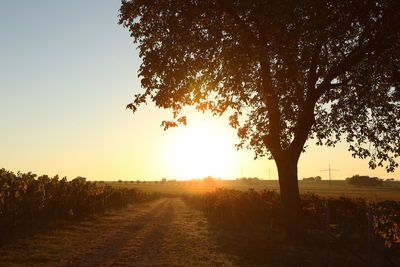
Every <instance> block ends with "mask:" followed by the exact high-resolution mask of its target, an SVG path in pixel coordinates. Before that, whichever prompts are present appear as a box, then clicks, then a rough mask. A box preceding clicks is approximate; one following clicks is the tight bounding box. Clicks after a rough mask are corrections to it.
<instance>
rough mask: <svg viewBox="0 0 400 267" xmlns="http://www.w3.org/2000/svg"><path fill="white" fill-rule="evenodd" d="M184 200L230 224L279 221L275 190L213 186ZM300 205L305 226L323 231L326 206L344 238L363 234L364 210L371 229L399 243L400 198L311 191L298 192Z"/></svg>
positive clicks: (332, 223) (390, 242)
mask: <svg viewBox="0 0 400 267" xmlns="http://www.w3.org/2000/svg"><path fill="white" fill-rule="evenodd" d="M183 200H184V201H185V202H186V203H188V204H190V205H193V206H194V207H196V208H198V209H200V210H203V211H204V212H205V213H206V214H207V215H208V216H210V217H213V218H214V219H217V220H219V221H220V222H224V223H229V224H245V225H252V224H258V225H270V226H276V227H280V226H281V225H282V217H281V201H280V195H279V193H277V192H275V191H267V190H262V191H255V190H253V189H251V190H248V191H245V192H243V191H238V190H234V189H216V190H215V191H213V192H209V193H205V194H192V195H184V196H183ZM301 206H302V210H303V214H304V219H305V221H306V225H307V227H309V228H311V229H317V230H321V231H323V230H324V229H325V227H326V217H327V214H326V213H327V210H328V209H327V207H329V212H330V226H331V231H332V233H333V234H334V235H335V236H336V237H337V238H339V239H341V240H343V241H348V240H350V239H355V240H360V239H362V238H364V237H365V236H366V231H367V228H368V217H367V214H368V212H369V211H371V212H372V213H373V214H374V217H373V218H374V220H373V225H374V231H375V233H376V234H377V235H378V236H380V237H381V238H382V239H383V240H384V241H385V244H386V245H387V246H391V245H393V244H397V243H400V202H396V201H384V202H377V203H367V202H366V200H365V199H362V198H356V199H353V198H347V197H340V198H325V197H321V196H318V195H316V194H313V193H305V194H301Z"/></svg>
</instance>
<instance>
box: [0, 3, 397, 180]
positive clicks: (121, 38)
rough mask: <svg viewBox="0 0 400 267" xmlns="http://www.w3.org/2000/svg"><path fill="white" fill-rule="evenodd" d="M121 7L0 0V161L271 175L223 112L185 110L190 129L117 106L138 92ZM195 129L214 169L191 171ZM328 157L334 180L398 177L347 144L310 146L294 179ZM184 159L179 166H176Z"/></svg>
mask: <svg viewBox="0 0 400 267" xmlns="http://www.w3.org/2000/svg"><path fill="white" fill-rule="evenodd" d="M119 6H120V1H118V0H107V1H106V0H96V1H95V0H85V1H76V0H71V1H54V0H53V1H49V0H41V1H27V0H25V1H22V0H15V1H1V3H0V33H1V35H0V62H1V64H0V101H1V104H0V124H1V131H0V147H1V153H0V167H3V168H6V169H10V170H12V171H18V170H21V171H24V172H26V171H33V172H35V173H38V174H43V173H47V174H50V175H54V174H60V175H61V176H68V177H70V178H72V177H75V176H78V175H80V176H85V177H88V178H89V179H104V180H107V179H134V180H136V179H161V177H167V178H171V179H173V178H183V176H184V175H186V176H190V178H195V177H196V175H199V176H200V177H201V175H204V174H206V173H208V172H209V175H214V176H222V177H223V178H236V177H238V176H239V174H240V173H241V172H244V176H258V177H260V178H266V176H267V170H268V169H269V168H271V169H272V172H271V174H272V176H273V177H276V171H275V167H274V163H273V162H272V161H268V160H266V159H260V160H257V161H253V154H252V152H250V151H241V152H237V151H236V150H235V148H234V147H233V146H234V144H235V141H236V139H235V138H236V137H235V133H234V131H233V130H232V129H230V128H228V127H227V123H226V121H225V118H210V117H207V116H203V115H198V114H194V113H193V112H189V113H190V115H191V116H189V123H190V118H192V124H190V126H189V127H188V128H186V129H173V130H171V131H167V132H164V131H163V130H162V128H161V127H159V125H160V122H161V121H162V120H163V119H166V118H169V113H168V112H167V111H163V110H159V109H156V108H155V107H154V106H153V105H151V104H150V105H148V106H146V107H143V108H142V109H141V110H140V111H139V112H138V113H137V114H135V116H133V115H132V114H131V113H130V112H129V111H127V110H125V106H126V104H127V103H129V101H130V100H131V97H132V96H133V95H134V94H135V92H138V91H139V90H140V83H139V80H138V78H137V77H136V76H137V75H136V73H137V69H138V68H139V66H140V59H139V58H138V55H137V52H136V50H135V48H134V45H133V43H132V40H131V38H130V37H129V33H128V31H127V30H126V29H124V28H123V27H122V26H120V25H118V23H117V22H118V9H119ZM199 131H200V132H201V131H204V134H203V135H204V136H208V137H207V138H209V140H211V139H212V142H210V143H213V144H214V148H213V147H210V148H208V149H209V150H210V149H211V150H212V149H214V150H215V149H216V148H215V144H221V143H223V146H218V149H219V150H218V151H217V150H216V151H215V153H216V154H217V155H219V158H225V159H226V158H227V156H226V155H229V160H226V162H225V163H224V164H225V165H224V166H223V167H220V169H219V170H217V169H216V168H214V169H207V168H205V167H201V168H195V169H196V170H197V173H193V172H190V169H189V167H188V166H192V167H193V164H192V163H193V162H196V160H200V161H201V160H202V159H201V158H199V155H201V154H200V153H197V154H196V153H194V152H193V151H190V150H189V149H188V148H187V146H185V145H183V146H182V144H185V142H187V144H190V142H194V141H193V138H194V135H193V133H195V132H199ZM197 137H198V136H197ZM185 138H186V139H185ZM206 143H208V142H207V140H205V146H206ZM185 147H186V148H185ZM179 149H180V150H179ZM185 149H186V150H185ZM198 149H200V148H198ZM195 154H196V155H195ZM196 157H197V158H196ZM171 159H175V161H171ZM188 159H189V160H188ZM184 160H188V162H186V163H185V162H183V161H184ZM204 162H206V161H204ZM329 162H330V163H331V164H332V167H334V168H338V169H341V171H340V172H338V173H337V174H335V175H336V178H345V177H347V176H349V175H352V174H356V173H360V174H370V175H378V176H382V177H396V178H398V171H396V173H395V174H386V173H385V172H384V170H382V169H379V170H377V171H374V172H371V171H370V170H368V163H367V161H361V160H354V159H352V158H351V156H350V154H349V153H348V152H346V146H345V145H339V146H338V147H337V148H335V149H330V148H322V149H320V148H315V147H314V146H311V147H310V149H309V152H308V153H306V154H305V155H303V156H302V158H301V161H300V164H299V176H300V178H301V177H304V176H314V175H321V174H322V175H323V173H321V172H319V170H320V169H325V168H327V166H328V164H329ZM190 164H192V165H190ZM182 165H186V166H187V167H186V171H185V172H183V171H181V172H179V170H180V166H182ZM200 165H201V164H199V166H200ZM221 166H222V163H221ZM192 167H190V168H192Z"/></svg>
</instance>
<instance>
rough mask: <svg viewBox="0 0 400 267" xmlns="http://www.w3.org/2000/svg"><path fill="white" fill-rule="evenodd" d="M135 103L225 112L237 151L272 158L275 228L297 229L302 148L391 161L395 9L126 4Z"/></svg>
mask: <svg viewBox="0 0 400 267" xmlns="http://www.w3.org/2000/svg"><path fill="white" fill-rule="evenodd" d="M120 24H122V25H124V26H125V27H127V28H128V29H129V30H130V32H131V36H132V37H133V38H134V42H135V43H137V45H138V48H139V50H140V57H141V58H142V60H143V62H142V64H141V67H140V70H139V76H140V77H141V84H142V87H143V89H144V91H143V93H141V94H138V95H136V96H135V98H134V100H133V102H132V103H131V104H129V105H128V108H130V109H132V110H133V111H135V110H136V109H137V107H138V106H139V105H140V104H142V103H145V102H147V101H153V102H155V104H156V105H157V106H158V107H161V108H171V109H172V114H173V118H172V119H171V120H170V121H164V122H163V125H164V127H165V128H168V127H172V126H177V125H178V124H180V123H182V124H186V117H185V116H184V114H182V108H183V107H184V106H195V107H196V108H197V109H198V110H200V111H204V110H210V111H211V112H212V113H213V114H217V115H222V114H224V113H230V114H229V115H230V117H229V118H230V119H229V122H230V125H231V126H232V127H234V128H236V129H237V132H238V136H239V140H240V141H239V144H238V147H239V148H242V147H244V146H247V147H249V148H251V149H253V150H254V151H255V155H256V157H260V156H268V157H270V158H272V159H274V160H275V162H276V166H277V169H278V173H279V184H280V192H281V199H282V205H283V210H284V215H285V218H286V222H287V230H288V234H289V235H290V236H293V235H295V234H296V233H298V232H299V231H298V230H299V229H300V228H301V227H302V226H301V223H299V222H301V220H300V218H301V209H300V200H299V190H298V182H297V179H298V178H297V163H298V159H299V157H300V154H301V153H302V152H303V151H304V149H305V143H306V141H307V140H308V139H314V140H315V142H316V143H317V144H319V145H328V146H334V145H335V144H336V143H337V142H338V141H339V140H341V139H345V140H346V141H347V142H348V143H349V150H350V151H351V152H352V154H353V156H354V157H360V158H369V166H370V167H371V168H375V167H376V166H383V167H386V169H387V170H388V171H393V170H394V168H395V167H397V166H398V164H397V162H396V157H398V156H399V154H400V88H399V85H400V71H399V69H400V1H399V0H353V1H352V0H327V1H326V0H296V1H294V0H151V1H149V0H130V1H126V0H123V1H122V6H121V9H120Z"/></svg>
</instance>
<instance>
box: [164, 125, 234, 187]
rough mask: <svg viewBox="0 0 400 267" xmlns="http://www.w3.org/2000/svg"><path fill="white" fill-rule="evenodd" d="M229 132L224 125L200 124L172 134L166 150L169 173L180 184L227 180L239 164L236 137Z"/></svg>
mask: <svg viewBox="0 0 400 267" xmlns="http://www.w3.org/2000/svg"><path fill="white" fill-rule="evenodd" d="M227 130H230V129H227V128H226V127H222V126H221V124H217V123H215V124H210V123H205V122H202V123H201V122H200V123H195V124H193V125H190V124H189V125H188V126H186V127H183V129H181V131H179V133H174V134H172V135H171V138H170V142H169V143H168V144H167V145H166V147H165V163H164V164H166V166H167V168H168V169H169V170H170V171H169V172H170V173H173V174H174V176H175V177H176V178H177V179H178V180H189V179H196V178H204V177H207V176H212V177H223V176H226V174H227V172H229V171H230V169H231V168H232V166H234V164H235V161H236V159H235V157H234V153H232V152H234V151H233V150H235V148H234V147H233V146H232V140H231V139H233V135H230V134H229V133H227ZM230 137H231V139H230Z"/></svg>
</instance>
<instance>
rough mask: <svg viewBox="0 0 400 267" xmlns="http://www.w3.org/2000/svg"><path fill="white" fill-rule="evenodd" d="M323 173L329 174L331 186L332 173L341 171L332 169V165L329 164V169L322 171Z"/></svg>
mask: <svg viewBox="0 0 400 267" xmlns="http://www.w3.org/2000/svg"><path fill="white" fill-rule="evenodd" d="M320 171H321V172H326V171H327V172H329V185H332V172H333V171H340V170H339V169H331V164H330V163H329V168H328V169H326V170H320Z"/></svg>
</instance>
